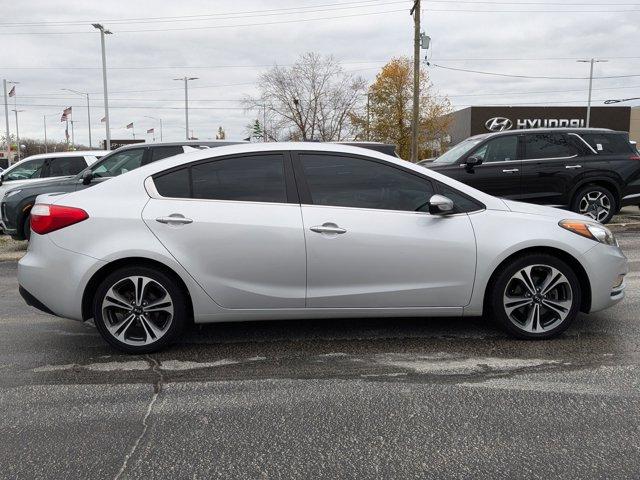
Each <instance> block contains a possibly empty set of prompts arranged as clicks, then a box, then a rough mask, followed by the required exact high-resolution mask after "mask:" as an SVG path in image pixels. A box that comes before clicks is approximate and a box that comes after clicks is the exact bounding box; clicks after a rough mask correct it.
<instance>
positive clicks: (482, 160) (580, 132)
mask: <svg viewBox="0 0 640 480" xmlns="http://www.w3.org/2000/svg"><path fill="white" fill-rule="evenodd" d="M420 165H423V166H425V167H427V168H429V169H432V170H434V171H437V172H439V173H442V174H444V175H447V176H449V177H452V178H455V179H456V180H459V181H461V182H463V183H466V184H467V185H470V186H472V187H474V188H477V189H478V190H482V191H483V192H486V193H488V194H490V195H495V196H497V197H504V198H508V199H512V200H520V201H523V202H529V203H538V204H542V205H552V206H556V207H561V208H566V209H568V210H572V211H574V212H578V213H581V214H584V215H588V216H590V217H591V218H593V219H594V220H597V221H599V222H601V223H607V222H608V221H609V220H611V218H612V217H613V215H615V214H616V213H617V212H618V211H619V210H620V208H621V207H622V206H625V205H634V204H638V202H639V201H640V156H639V155H638V151H637V150H636V149H635V148H634V147H633V145H632V144H631V143H630V142H629V135H628V134H627V133H626V132H616V131H613V130H608V129H595V128H586V129H585V128H583V129H558V128H555V129H529V130H515V131H505V132H497V133H488V134H484V135H476V136H474V137H470V138H468V139H466V140H464V141H463V142H460V143H459V144H457V145H456V146H454V147H453V148H451V149H450V150H449V151H447V152H446V153H444V154H443V155H441V156H440V157H438V158H436V159H435V160H433V161H425V162H420Z"/></svg>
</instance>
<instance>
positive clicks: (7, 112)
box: [2, 79, 11, 165]
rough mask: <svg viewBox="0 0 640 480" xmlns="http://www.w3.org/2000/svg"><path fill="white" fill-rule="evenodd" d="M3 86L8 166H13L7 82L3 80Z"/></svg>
mask: <svg viewBox="0 0 640 480" xmlns="http://www.w3.org/2000/svg"><path fill="white" fill-rule="evenodd" d="M2 86H3V88H4V121H5V124H6V128H7V132H6V135H7V138H6V140H7V163H8V165H11V141H10V139H9V136H10V132H9V100H8V99H7V80H6V79H4V80H2Z"/></svg>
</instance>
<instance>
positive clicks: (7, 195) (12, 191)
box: [4, 189, 22, 198]
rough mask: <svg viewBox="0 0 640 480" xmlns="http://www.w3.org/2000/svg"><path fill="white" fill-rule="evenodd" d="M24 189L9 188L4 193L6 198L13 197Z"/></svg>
mask: <svg viewBox="0 0 640 480" xmlns="http://www.w3.org/2000/svg"><path fill="white" fill-rule="evenodd" d="M21 191H22V190H20V189H18V190H9V191H8V192H7V193H5V194H4V198H9V197H13V196H14V195H16V194H18V193H20V192H21Z"/></svg>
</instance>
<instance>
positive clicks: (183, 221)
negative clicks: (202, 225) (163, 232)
mask: <svg viewBox="0 0 640 480" xmlns="http://www.w3.org/2000/svg"><path fill="white" fill-rule="evenodd" d="M156 222H160V223H164V224H166V225H187V224H189V223H193V220H191V219H190V218H186V217H185V216H184V215H181V214H180V213H172V214H171V215H169V216H168V217H158V218H156Z"/></svg>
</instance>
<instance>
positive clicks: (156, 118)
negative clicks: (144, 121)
mask: <svg viewBox="0 0 640 480" xmlns="http://www.w3.org/2000/svg"><path fill="white" fill-rule="evenodd" d="M144 118H150V119H152V120H157V121H158V122H160V141H162V119H161V118H158V117H150V116H148V115H145V116H144Z"/></svg>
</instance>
